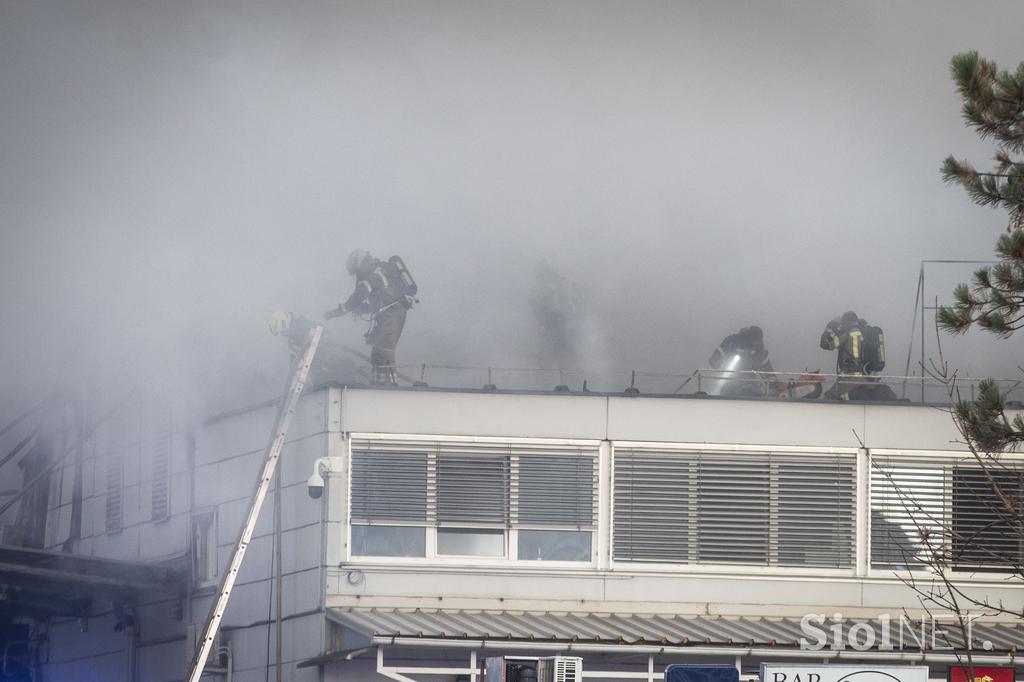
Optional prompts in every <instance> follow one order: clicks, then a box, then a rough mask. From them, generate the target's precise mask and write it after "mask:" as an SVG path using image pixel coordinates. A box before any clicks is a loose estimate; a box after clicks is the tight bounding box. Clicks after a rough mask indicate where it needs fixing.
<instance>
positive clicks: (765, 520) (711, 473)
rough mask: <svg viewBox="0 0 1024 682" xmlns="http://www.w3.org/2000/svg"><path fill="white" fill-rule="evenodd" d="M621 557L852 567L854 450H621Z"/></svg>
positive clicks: (617, 520) (616, 528)
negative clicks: (804, 452) (794, 452)
mask: <svg viewBox="0 0 1024 682" xmlns="http://www.w3.org/2000/svg"><path fill="white" fill-rule="evenodd" d="M614 475H615V482H614V492H615V501H614V521H613V543H614V556H615V559H616V560H618V561H636V562H655V563H686V564H743V565H762V566H823V567H836V568H841V567H850V566H852V565H853V561H854V513H855V504H856V502H855V498H856V491H855V484H856V480H855V475H856V459H855V456H854V455H852V454H850V455H820V456H819V455H807V456H802V455H787V454H780V453H751V454H737V453H716V452H674V451H652V450H616V452H615V460H614Z"/></svg>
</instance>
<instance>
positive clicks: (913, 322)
mask: <svg viewBox="0 0 1024 682" xmlns="http://www.w3.org/2000/svg"><path fill="white" fill-rule="evenodd" d="M923 290H924V261H921V271H920V273H919V274H918V276H917V294H916V295H915V296H914V312H912V313H911V314H910V343H909V344H907V364H906V367H905V368H904V370H903V377H904V379H903V391H902V395H901V396H900V397H901V398H906V397H907V379H906V377H908V376H910V358H911V357H912V353H913V352H914V332H915V331H917V306H918V305H924V300H923V298H924V291H923Z"/></svg>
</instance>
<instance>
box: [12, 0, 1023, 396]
mask: <svg viewBox="0 0 1024 682" xmlns="http://www.w3.org/2000/svg"><path fill="white" fill-rule="evenodd" d="M922 6H923V4H921V3H898V4H893V3H888V2H867V3H855V4H854V3H850V4H822V3H817V2H810V1H808V2H797V3H787V4H785V5H778V4H771V5H769V4H747V5H744V6H742V7H738V6H735V5H732V4H729V3H719V4H708V3H667V4H654V5H645V6H643V7H639V8H638V7H636V6H634V5H632V4H630V3H622V4H600V5H595V4H593V3H589V2H578V3H577V2H569V3H559V4H556V5H544V4H540V5H529V4H527V5H514V4H513V5H503V4H486V3H485V4H442V5H434V4H416V5H409V6H403V7H401V8H398V7H395V6H392V5H388V4H386V3H378V2H350V3H326V2H324V3H318V2H311V3H305V4H302V5H301V7H296V6H295V5H294V4H293V3H274V2H267V3H257V4H255V5H254V4H253V3H248V2H246V3H242V2H234V3H233V2H230V1H229V2H225V3H219V4H210V3H200V4H190V3H161V2H123V1H120V0H102V1H99V2H90V3H85V4H83V3H74V2H50V3H44V2H29V3H15V2H9V3H4V4H2V5H0V91H2V92H3V93H4V96H3V97H2V98H0V149H3V161H2V162H0V225H2V226H3V227H2V229H3V233H2V240H3V241H2V246H0V285H2V286H0V291H2V292H3V294H2V296H3V300H4V305H3V312H4V318H3V319H4V324H3V325H0V347H2V348H3V362H2V373H0V376H2V381H3V389H2V391H0V401H2V403H0V414H11V413H16V412H18V411H19V409H20V408H21V407H23V406H25V405H27V404H31V402H32V400H33V399H34V398H36V397H40V396H41V395H43V394H45V393H46V392H48V391H50V390H51V389H52V387H54V386H58V385H69V386H79V387H85V388H84V389H83V390H84V391H86V392H90V391H91V393H89V394H102V393H104V392H106V393H119V392H120V391H121V387H122V386H123V387H128V386H135V385H140V384H141V385H143V386H145V387H153V388H155V389H159V390H162V391H165V392H168V393H171V394H173V395H175V396H177V397H178V399H179V401H180V402H181V403H183V404H186V405H188V406H189V407H190V409H192V410H194V412H195V413H197V414H199V415H203V414H210V413H211V412H215V411H217V410H221V409H227V408H233V407H237V406H239V405H242V404H246V403H251V402H255V401H259V400H262V399H264V398H266V397H268V396H269V395H272V394H273V393H275V392H277V391H278V390H279V389H280V385H281V383H282V382H283V378H284V375H285V373H286V369H287V366H288V352H287V348H286V344H285V343H284V342H283V340H282V339H280V338H275V337H272V336H270V335H269V333H268V332H267V328H266V324H267V319H268V317H269V315H270V313H271V312H272V311H273V310H274V309H275V308H277V307H284V308H286V309H289V310H292V311H295V312H296V313H299V314H302V315H305V316H307V317H314V318H319V317H320V315H321V314H322V312H323V311H324V310H326V309H327V308H329V307H332V306H334V305H336V304H337V303H338V302H339V301H340V300H343V299H344V298H345V296H347V294H348V292H349V291H350V289H351V286H352V280H351V278H350V277H348V276H347V274H346V273H345V272H344V267H343V264H344V258H345V256H346V254H347V253H348V251H349V250H351V249H352V248H365V249H369V250H370V251H372V252H374V253H375V254H376V255H378V256H381V257H386V256H388V255H391V254H393V253H399V254H401V255H402V256H403V257H404V258H405V260H406V262H407V263H408V264H409V266H410V268H411V269H412V271H413V273H414V275H415V276H416V278H417V280H418V281H419V283H420V287H421V301H422V302H421V304H420V305H419V306H417V308H415V309H414V310H412V311H411V312H410V315H409V320H408V323H407V327H406V332H405V336H404V338H403V341H402V344H401V345H400V347H399V353H398V360H399V363H400V364H402V365H405V366H406V369H409V370H410V371H419V368H421V367H422V366H423V365H448V366H454V365H459V366H472V367H488V366H494V367H517V366H520V367H521V366H530V365H534V364H550V365H551V366H555V365H563V364H564V365H566V366H567V367H568V368H570V369H582V370H585V371H586V373H587V375H588V376H595V377H596V376H597V375H598V374H608V373H609V372H610V371H612V370H614V371H615V372H620V374H617V375H614V381H612V380H609V381H608V382H607V386H600V387H607V388H612V389H620V388H621V387H622V385H623V383H622V382H623V381H624V380H625V379H624V377H626V376H627V375H628V372H629V370H632V369H637V370H639V371H648V372H652V373H658V372H662V373H676V374H681V375H686V374H688V373H689V372H691V371H692V370H693V369H694V368H697V367H699V366H702V365H703V364H705V362H706V358H707V356H708V354H709V353H710V352H711V350H713V348H714V347H715V345H716V344H717V343H718V341H719V339H720V338H721V337H722V336H723V335H725V334H727V333H730V332H731V331H734V330H735V329H737V328H738V327H740V326H744V325H747V324H751V323H753V322H757V323H758V324H760V325H761V326H762V327H763V328H764V330H765V341H766V343H767V345H768V347H769V349H770V350H771V352H772V359H773V362H774V364H775V366H776V367H777V368H779V369H802V368H805V367H806V368H811V369H813V368H828V367H829V366H831V365H832V363H833V362H834V358H833V357H832V356H831V355H830V354H828V353H825V352H823V351H821V350H820V349H818V347H817V339H818V335H819V334H820V332H821V328H822V326H823V325H824V323H825V322H826V321H827V320H829V319H830V318H832V317H834V316H835V315H837V314H840V313H841V312H842V311H843V310H846V309H850V308H852V309H855V310H857V311H858V313H860V314H861V315H863V316H865V317H866V318H868V319H869V320H871V322H872V323H874V324H879V325H881V326H882V327H883V328H885V330H886V338H887V342H888V350H889V358H890V367H891V368H892V369H893V370H896V371H897V372H901V371H902V370H903V363H904V359H905V353H906V349H907V348H908V344H909V341H910V337H911V334H910V332H911V310H912V304H913V300H914V288H915V286H916V283H917V272H918V267H919V262H920V260H921V259H922V258H944V257H959V258H980V259H984V258H986V257H988V256H989V254H990V253H991V247H992V244H993V243H994V241H995V239H996V237H997V235H998V233H999V232H1000V230H1001V229H1002V228H1003V226H1004V224H1005V217H1004V216H1002V215H1000V214H998V213H997V212H987V211H984V210H983V209H979V208H977V207H975V206H973V205H972V204H971V203H970V202H969V200H968V199H967V198H966V197H965V196H963V193H962V192H959V191H957V190H955V189H952V188H949V187H945V186H943V184H942V183H941V181H940V179H939V176H938V171H937V167H938V164H939V162H940V161H941V159H942V158H944V157H945V156H946V155H947V154H949V153H955V154H956V155H957V156H958V157H959V156H963V157H967V158H972V159H975V160H977V161H978V162H979V163H980V162H982V160H984V159H985V158H989V157H990V156H991V153H992V150H991V148H990V145H988V144H987V143H984V142H981V141H979V140H977V139H976V137H975V136H974V134H973V133H972V132H970V131H969V130H967V129H966V128H965V127H964V126H963V124H962V122H961V120H960V116H959V105H958V102H957V99H956V95H955V92H954V88H953V85H952V83H951V82H950V79H949V77H948V73H947V62H948V60H949V57H950V56H951V55H952V54H954V53H955V52H957V51H960V50H964V49H970V48H976V49H979V50H981V51H982V52H983V53H985V54H986V56H989V57H992V58H994V59H996V60H997V61H999V62H1000V63H1001V64H1002V65H1004V66H1015V65H1016V64H1017V63H1018V62H1019V61H1020V60H1021V59H1024V53H1022V52H1021V48H1020V41H1019V30H1018V29H1019V26H1020V25H1021V22H1022V21H1024V8H1022V6H1021V5H1020V4H1019V3H1015V2H1005V3H996V5H992V6H990V10H989V11H987V12H977V11H976V9H975V8H973V7H969V6H966V5H964V4H963V3H956V2H952V1H951V0H950V1H949V2H943V3H939V4H935V3H928V4H927V7H928V10H929V11H928V12H927V13H926V15H927V16H924V17H923V16H922V12H921V7H922ZM1014 17H1016V18H1017V20H1016V21H1014ZM538 261H543V262H545V263H547V264H548V267H549V268H550V271H553V272H555V273H558V276H560V277H562V278H564V281H565V282H566V283H567V286H568V288H569V291H570V292H575V293H571V294H569V295H567V296H566V297H565V298H564V300H563V297H562V295H561V294H558V295H556V296H555V298H554V303H553V304H552V305H550V306H547V304H545V305H543V306H541V307H540V313H541V315H540V317H538V315H537V312H538V309H537V306H536V305H535V304H534V303H532V302H531V301H532V300H533V296H532V293H531V292H533V291H534V290H535V287H543V279H544V277H545V275H543V274H539V273H538V272H536V271H535V270H533V264H534V263H537V262H538ZM970 269H971V268H970V266H964V267H962V268H960V270H958V271H955V272H952V273H951V274H949V276H948V277H946V275H945V274H943V275H941V276H940V275H939V274H938V273H936V274H935V275H934V276H933V277H932V278H931V279H929V287H930V288H929V291H928V292H927V297H926V301H927V302H928V303H929V304H933V303H934V299H933V297H935V296H938V297H940V302H941V300H948V294H949V292H950V291H951V289H952V285H953V284H955V282H956V281H959V280H963V279H966V278H967V276H968V275H969V272H970ZM943 277H946V279H945V280H943V279H942V278H943ZM545 306H547V307H545ZM551 315H553V317H551ZM538 322H540V324H538ZM329 325H330V329H331V331H332V333H333V334H334V335H336V337H337V338H338V340H339V341H341V342H344V343H346V344H348V345H351V346H354V347H357V348H363V341H362V334H363V332H364V331H365V324H364V323H362V322H359V321H356V320H353V319H351V318H346V319H343V320H333V321H331V322H330V323H329ZM919 333H920V327H918V328H917V329H916V330H915V332H914V334H915V337H916V335H917V334H919ZM926 333H927V336H928V340H929V348H930V352H933V351H934V348H935V344H934V331H933V329H932V328H931V327H928V328H927V329H926ZM944 346H945V350H946V359H947V360H949V361H950V362H951V363H952V364H953V366H955V367H959V368H962V369H963V370H964V371H965V372H967V373H970V374H975V375H977V374H982V375H983V374H1002V375H1007V374H1016V373H1017V372H1018V370H1017V369H1016V364H1017V360H1016V357H1017V355H1019V350H1020V340H1019V338H1015V339H1013V340H1011V341H1010V342H1004V341H999V340H995V339H991V338H988V337H986V336H984V335H982V334H977V333H972V334H970V335H969V336H968V337H966V338H958V339H952V338H946V339H945V340H944ZM914 360H915V363H916V361H917V357H916V352H915V355H914ZM914 366H916V364H915V365H914ZM426 374H427V377H428V380H429V379H430V377H431V370H429V369H428V370H426ZM434 375H435V376H440V374H438V373H436V372H435V374H434ZM450 376H451V377H452V381H453V382H454V381H458V382H460V385H468V386H479V385H481V384H482V383H483V381H484V380H485V378H486V377H485V375H482V374H481V373H480V372H479V371H477V370H471V371H470V370H467V371H465V372H464V373H462V374H459V375H457V376H456V375H454V374H453V375H450ZM519 381H523V380H522V378H520V379H519ZM596 381H597V379H595V380H594V382H596ZM594 382H592V384H591V385H593V384H594ZM431 383H435V384H436V383H437V382H435V381H432V382H431ZM498 383H499V385H501V386H502V387H512V386H514V385H516V384H515V382H514V381H513V378H512V377H504V378H503V379H502V380H501V381H499V382H498ZM550 383H551V382H550V381H548V382H547V384H550ZM547 384H545V385H547ZM110 386H114V387H116V388H117V390H111V389H110V388H109V387H110ZM90 387H91V388H90ZM641 387H642V388H644V386H641Z"/></svg>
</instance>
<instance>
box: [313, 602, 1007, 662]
mask: <svg viewBox="0 0 1024 682" xmlns="http://www.w3.org/2000/svg"><path fill="white" fill-rule="evenodd" d="M328 617H329V618H330V619H331V620H332V621H334V622H335V623H337V624H339V625H341V626H344V627H347V628H350V629H352V630H354V631H356V632H359V633H361V634H363V635H365V636H367V637H370V638H371V639H374V638H376V639H377V640H380V639H382V638H386V639H387V640H388V641H389V642H390V643H394V644H410V645H415V644H417V643H419V644H422V645H432V644H436V645H438V646H443V645H444V644H445V643H448V644H451V643H453V642H454V641H457V640H470V641H479V642H489V643H493V644H494V645H495V646H500V644H501V643H502V642H508V643H513V642H517V643H524V642H534V643H542V642H543V643H567V644H575V643H588V644H595V645H601V644H605V645H617V646H622V645H630V646H635V647H638V648H639V647H641V646H652V645H653V646H662V647H671V648H695V647H702V648H706V647H722V648H723V649H725V648H729V647H737V646H742V647H748V648H757V649H780V650H784V649H789V650H798V649H799V648H800V638H801V637H806V635H805V634H804V633H803V631H802V630H801V628H800V619H797V618H764V617H750V618H743V617H712V616H675V615H649V614H607V613H566V612H560V613H550V612H534V611H471V610H462V609H460V610H442V609H437V610H429V609H388V608H355V607H354V608H332V609H328ZM853 622H855V621H847V622H846V623H845V624H844V633H845V632H846V628H848V627H849V626H850V625H852V624H853ZM864 622H865V623H866V624H867V625H869V626H870V627H871V628H872V629H873V630H874V632H876V633H881V632H882V623H881V622H879V621H864ZM939 626H940V627H941V628H942V631H943V632H945V637H946V638H947V639H943V638H942V636H941V635H940V636H939V637H938V639H937V641H936V644H937V646H936V647H934V649H935V650H936V652H938V650H939V649H940V648H941V649H946V652H947V653H949V652H948V649H947V647H950V646H952V647H953V648H955V649H962V648H963V637H962V636H961V633H960V632H959V630H958V629H957V628H956V627H954V626H952V625H950V624H948V623H940V624H939ZM819 627H821V628H822V629H826V628H827V625H819ZM928 628H929V629H928V635H927V637H926V638H925V642H924V644H923V646H922V644H921V642H920V641H919V639H920V637H921V625H920V621H917V622H916V623H913V624H911V623H910V622H908V623H907V624H906V625H905V626H904V627H903V628H900V626H899V620H898V619H895V620H893V621H892V622H891V623H890V624H889V632H890V640H889V641H890V642H891V644H892V646H893V649H894V650H895V651H898V652H908V651H910V652H913V651H917V652H921V653H926V654H927V653H930V651H931V650H932V648H933V647H932V644H931V641H930V640H931V634H930V633H931V629H930V628H931V625H929V626H928ZM915 635H916V637H915ZM972 638H973V640H974V642H975V649H976V650H977V649H978V648H980V647H981V644H982V643H984V642H988V646H987V647H985V648H984V649H983V651H984V652H985V653H986V654H987V655H989V656H991V655H993V654H996V655H1002V656H1007V655H1010V656H1012V655H1013V654H1015V653H1016V652H1017V651H1018V649H1024V628H1022V627H1021V626H1019V625H1015V624H1012V623H988V624H980V623H976V624H974V626H973V631H972ZM879 639H880V638H879ZM879 643H880V642H878V641H876V643H875V646H874V648H873V649H872V650H871V651H875V652H878V653H885V650H884V649H880V648H879ZM851 653H854V652H851Z"/></svg>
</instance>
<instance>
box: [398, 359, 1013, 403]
mask: <svg viewBox="0 0 1024 682" xmlns="http://www.w3.org/2000/svg"><path fill="white" fill-rule="evenodd" d="M397 370H398V371H399V373H400V374H401V375H403V377H404V378H406V379H411V380H414V381H415V382H417V383H418V384H419V385H424V386H430V387H434V388H448V389H471V390H473V389H475V390H481V389H482V390H513V391H516V390H518V391H544V392H547V391H558V392H566V393H588V392H595V393H625V394H627V395H639V394H644V395H660V396H665V395H699V396H705V395H707V396H723V397H743V398H774V399H815V398H819V397H825V398H826V399H827V398H828V397H829V389H831V388H832V387H833V386H835V385H836V383H837V382H842V383H843V384H844V385H849V386H852V387H854V388H856V387H857V386H858V385H860V386H862V387H863V386H868V387H879V386H885V387H888V389H890V390H891V392H892V393H891V394H888V392H886V393H887V394H888V395H889V397H888V398H887V399H888V400H899V401H902V402H915V403H925V404H936V405H948V404H950V403H951V402H952V401H953V400H955V399H957V398H961V399H973V398H974V397H975V395H976V392H977V386H978V384H979V383H980V382H981V381H982V380H983V379H982V378H978V377H957V378H956V380H955V382H950V381H945V380H943V379H941V378H939V377H933V376H929V375H927V374H926V375H925V376H921V375H910V376H907V375H888V374H887V375H872V376H870V377H860V376H850V375H842V376H841V375H837V374H834V373H827V372H818V371H814V370H800V371H779V372H753V371H728V370H718V369H708V368H701V369H697V370H695V371H693V372H689V373H684V372H657V371H645V370H607V369H605V370H596V371H595V370H584V369H567V368H539V367H499V366H463V365H447V364H429V363H422V364H418V365H399V366H398V367H397ZM995 381H996V383H997V385H999V386H1000V388H1001V389H1002V391H1003V393H1004V394H1005V395H1006V396H1007V401H1008V403H1009V406H1010V407H1017V406H1018V404H1020V403H1024V379H996V380H995ZM819 389H820V390H819ZM951 396H953V397H952V399H951ZM868 399H869V400H871V399H872V398H868ZM875 399H877V400H885V399H886V398H875Z"/></svg>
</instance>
